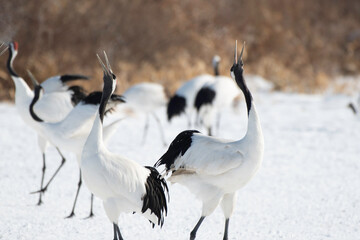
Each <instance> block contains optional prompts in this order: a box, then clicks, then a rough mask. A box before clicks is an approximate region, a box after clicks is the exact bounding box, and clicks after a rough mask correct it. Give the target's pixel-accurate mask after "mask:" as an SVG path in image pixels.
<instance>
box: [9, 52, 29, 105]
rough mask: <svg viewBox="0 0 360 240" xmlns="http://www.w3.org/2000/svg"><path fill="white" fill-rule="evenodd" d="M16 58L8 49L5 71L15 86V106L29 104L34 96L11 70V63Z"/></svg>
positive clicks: (22, 80) (21, 79)
mask: <svg viewBox="0 0 360 240" xmlns="http://www.w3.org/2000/svg"><path fill="white" fill-rule="evenodd" d="M15 57H16V52H13V51H12V50H11V48H10V50H9V58H8V60H7V65H6V66H7V69H8V71H9V73H10V76H11V78H12V80H13V81H14V84H15V104H16V105H19V104H22V103H26V104H27V103H29V102H30V101H31V99H32V98H33V96H34V94H33V92H32V91H31V89H30V88H29V86H28V85H27V83H26V82H25V81H24V79H23V78H21V77H19V75H18V74H17V73H16V72H15V70H14V69H13V61H14V59H15Z"/></svg>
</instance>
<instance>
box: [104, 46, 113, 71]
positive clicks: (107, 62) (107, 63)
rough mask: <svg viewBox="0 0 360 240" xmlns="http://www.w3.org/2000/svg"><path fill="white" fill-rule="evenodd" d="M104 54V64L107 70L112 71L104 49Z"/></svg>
mask: <svg viewBox="0 0 360 240" xmlns="http://www.w3.org/2000/svg"><path fill="white" fill-rule="evenodd" d="M104 56H105V62H106V66H107V67H108V69H109V71H110V72H111V73H112V69H111V66H110V62H109V59H108V57H107V55H106V52H105V51H104Z"/></svg>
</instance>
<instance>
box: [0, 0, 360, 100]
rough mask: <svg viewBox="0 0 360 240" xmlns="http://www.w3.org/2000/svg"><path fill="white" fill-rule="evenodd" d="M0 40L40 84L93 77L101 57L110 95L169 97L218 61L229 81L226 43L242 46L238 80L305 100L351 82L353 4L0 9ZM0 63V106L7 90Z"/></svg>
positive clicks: (358, 4)
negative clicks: (153, 92) (148, 84)
mask: <svg viewBox="0 0 360 240" xmlns="http://www.w3.org/2000/svg"><path fill="white" fill-rule="evenodd" d="M0 6H1V7H0V40H2V41H6V42H8V41H11V40H16V41H18V42H19V54H18V56H17V59H16V61H15V66H14V67H15V69H16V70H17V72H18V73H19V74H20V75H21V76H23V77H24V78H25V79H28V78H27V76H26V69H30V70H31V71H32V72H33V73H34V74H35V75H36V76H37V78H38V79H39V80H41V79H45V78H47V77H49V76H53V75H57V74H64V73H81V74H87V75H89V76H92V81H91V84H90V85H89V86H86V87H87V88H88V89H89V90H90V89H99V88H100V86H101V85H100V84H101V79H102V72H101V68H100V66H99V64H98V62H97V59H96V57H95V53H100V52H101V51H102V50H105V51H106V52H107V53H108V55H109V58H110V61H111V63H112V67H113V70H114V72H115V74H116V75H117V77H118V79H119V80H120V81H119V90H118V91H119V92H121V91H122V90H123V89H125V88H127V87H128V86H130V85H132V84H133V83H136V82H141V81H153V82H159V83H162V84H164V85H165V86H166V87H167V88H168V89H169V90H170V91H174V90H175V89H176V88H177V87H178V86H179V85H180V83H181V82H182V81H185V80H186V79H189V78H191V77H193V76H195V75H198V74H201V73H206V72H207V73H211V74H212V67H211V59H212V57H213V55H215V54H218V55H220V56H221V57H222V62H221V66H220V71H221V73H222V74H224V75H228V74H229V69H230V66H231V63H232V58H233V48H234V40H235V39H238V40H239V41H240V42H242V41H246V44H247V52H246V54H245V67H246V73H253V74H259V75H261V76H263V77H265V78H267V79H270V80H271V81H272V82H274V83H275V86H276V88H277V89H286V90H288V89H290V90H296V91H304V92H313V91H316V90H319V89H323V88H324V87H326V85H327V84H328V81H329V79H331V78H333V77H334V76H337V75H344V74H345V75H346V74H353V75H355V74H359V69H360V1H359V0H341V1H339V0H302V1H291V0H252V1H250V0H249V1H243V0H221V1H219V0H197V1H191V0H172V1H171V0H147V1H146V0H117V1H108V0H106V1H95V0H77V1H72V0H46V1H44V0H11V1H5V0H2V1H1V4H0ZM6 60H7V54H4V55H3V56H1V57H0V87H1V90H0V99H12V98H13V96H14V94H13V87H14V86H13V83H12V81H11V79H10V77H9V75H8V73H7V70H6V68H5V62H6Z"/></svg>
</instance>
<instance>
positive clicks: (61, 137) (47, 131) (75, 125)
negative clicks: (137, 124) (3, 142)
mask: <svg viewBox="0 0 360 240" xmlns="http://www.w3.org/2000/svg"><path fill="white" fill-rule="evenodd" d="M42 92H43V88H42V86H41V85H36V86H35V96H34V99H33V101H32V103H31V104H30V115H31V117H32V118H33V119H34V120H35V121H36V122H37V126H36V128H37V129H38V131H39V133H40V134H41V135H42V136H43V137H44V138H46V139H48V140H49V141H50V142H51V143H52V144H54V145H56V146H59V147H60V148H61V149H63V150H66V151H69V152H72V153H74V154H75V155H76V158H77V161H78V164H79V166H80V160H81V153H82V149H83V146H84V144H85V141H86V138H87V137H88V135H89V133H90V130H91V127H92V122H93V120H94V118H95V113H96V111H97V108H98V105H99V104H100V100H101V95H102V93H101V92H92V93H90V94H89V95H88V96H87V97H85V98H84V99H83V100H81V102H80V103H79V104H78V105H77V106H76V107H75V108H74V109H73V110H72V111H71V112H70V113H69V114H68V116H66V118H64V119H63V120H62V121H59V122H57V123H47V122H44V120H43V119H42V118H40V117H39V116H38V115H37V114H36V113H35V111H34V105H35V104H36V102H37V101H38V99H41V98H42ZM123 102H124V100H123V98H122V97H121V96H119V95H115V94H114V95H112V96H111V99H110V104H108V108H107V109H106V112H112V110H114V109H115V107H116V106H117V105H118V104H119V103H123ZM117 110H119V108H118V107H117ZM118 122H119V121H115V122H113V123H111V124H109V125H107V126H105V127H104V140H105V142H106V141H107V140H108V139H109V138H110V136H111V135H112V134H113V133H114V132H115V130H116V127H117V124H116V123H118ZM79 175H80V177H79V182H78V189H77V191H76V196H75V200H74V204H73V207H72V210H71V213H70V215H69V216H68V218H70V217H73V216H74V215H75V213H74V211H75V206H76V202H77V197H78V195H79V191H80V188H81V185H82V179H81V170H80V174H79ZM52 179H53V178H51V180H52ZM51 180H50V181H51ZM50 181H49V182H48V183H47V184H46V185H45V187H43V188H41V189H40V190H39V191H36V192H34V193H37V192H44V191H46V189H47V187H48V185H49V183H50ZM92 205H93V196H91V208H90V214H89V217H92V216H93V210H92Z"/></svg>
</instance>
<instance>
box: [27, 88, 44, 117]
mask: <svg viewBox="0 0 360 240" xmlns="http://www.w3.org/2000/svg"><path fill="white" fill-rule="evenodd" d="M41 89H42V88H41V86H40V85H38V86H36V87H35V89H34V94H35V95H34V98H33V100H32V101H31V103H30V107H29V111H30V115H31V117H32V118H33V119H34V120H35V121H37V122H43V121H44V120H42V119H41V118H40V117H39V116H38V115H37V114H36V113H35V111H34V105H35V104H36V102H37V101H38V100H39V98H40V92H41Z"/></svg>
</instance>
